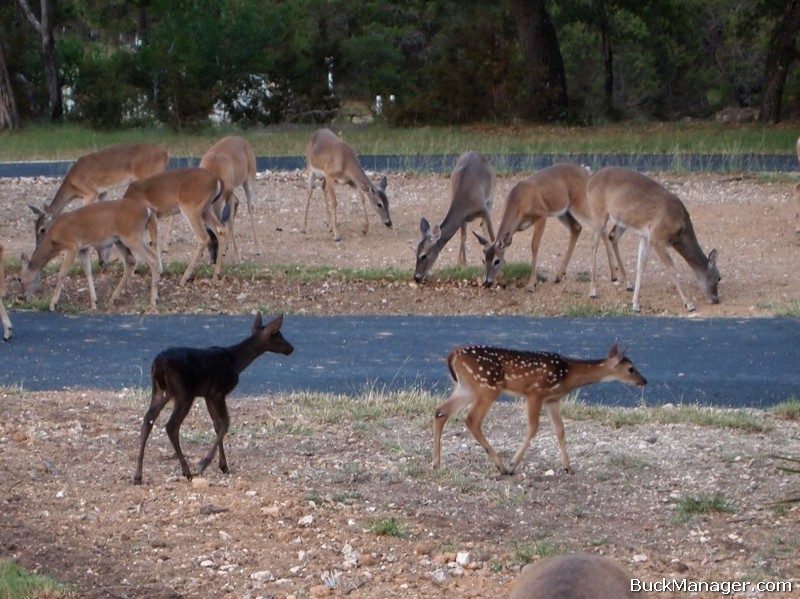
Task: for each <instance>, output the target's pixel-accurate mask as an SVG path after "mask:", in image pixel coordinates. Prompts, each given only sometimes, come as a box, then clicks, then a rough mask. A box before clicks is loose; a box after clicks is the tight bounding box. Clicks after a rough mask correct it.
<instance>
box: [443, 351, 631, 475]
mask: <svg viewBox="0 0 800 599" xmlns="http://www.w3.org/2000/svg"><path fill="white" fill-rule="evenodd" d="M447 366H448V367H449V369H450V375H451V376H452V377H453V380H454V381H455V383H456V386H455V389H453V392H452V394H451V395H450V398H449V399H448V400H447V401H446V402H445V403H443V404H442V405H440V406H439V407H438V408H436V411H435V412H434V418H433V467H434V468H438V467H439V464H440V462H441V445H442V430H443V429H444V425H445V424H446V423H447V420H448V419H449V418H450V416H452V415H453V414H455V413H456V412H458V411H459V410H461V409H462V408H465V407H466V406H468V405H470V404H472V407H471V408H470V411H469V415H468V416H467V420H466V425H467V428H468V429H469V431H470V432H471V433H472V436H473V437H475V440H476V441H477V442H478V443H479V444H480V445H481V447H483V448H484V449H485V450H486V453H488V454H489V457H490V458H491V459H492V461H493V462H494V464H495V466H497V469H498V470H499V471H500V472H501V473H502V474H513V473H514V470H515V469H516V467H517V466H518V465H519V463H520V461H521V460H522V456H523V454H524V453H525V450H527V449H528V446H529V445H530V444H531V441H533V438H534V437H535V436H536V432H537V431H538V430H539V415H540V413H541V410H542V406H545V407H547V411H548V414H549V415H550V420H551V422H552V423H553V428H554V429H555V432H556V436H557V437H558V445H559V448H560V449H561V463H562V464H563V466H564V470H566V471H567V472H569V471H570V463H569V456H568V455H567V446H566V443H565V441H564V423H563V421H562V420H561V415H560V413H559V401H560V400H561V398H562V397H564V396H566V395H567V394H568V393H569V392H570V391H572V390H573V389H577V388H578V387H583V386H585V385H591V384H593V383H603V382H609V381H620V382H622V383H627V384H630V385H637V386H644V385H646V384H647V381H646V380H645V378H644V377H643V376H642V375H641V374H639V371H638V370H636V367H635V366H634V365H633V362H631V361H630V359H628V358H627V357H626V356H625V351H623V350H620V349H618V348H617V344H616V343H614V344H613V345H612V346H611V349H610V350H609V351H608V356H606V358H604V359H602V360H579V359H576V358H566V357H564V356H561V355H559V354H554V353H547V352H528V351H518V350H512V349H501V348H498V347H488V346H484V345H473V346H468V347H462V348H458V349H455V350H453V351H452V352H451V353H450V355H449V356H448V357H447ZM504 391H505V392H508V393H511V394H515V395H521V396H522V397H524V398H525V399H526V400H527V406H528V434H527V435H526V437H525V440H524V441H523V443H522V445H521V446H520V448H519V450H517V453H516V454H515V455H514V459H513V460H512V462H511V467H510V468H506V467H505V465H504V464H503V460H502V459H501V458H500V456H499V455H498V454H497V452H495V450H494V449H493V448H492V446H491V445H490V444H489V441H488V440H487V439H486V437H485V436H484V434H483V432H482V431H481V423H482V422H483V419H484V418H485V417H486V414H487V413H488V412H489V409H490V408H491V407H492V405H493V404H494V402H495V400H496V399H497V398H498V397H499V396H500V394H501V393H503V392H504Z"/></svg>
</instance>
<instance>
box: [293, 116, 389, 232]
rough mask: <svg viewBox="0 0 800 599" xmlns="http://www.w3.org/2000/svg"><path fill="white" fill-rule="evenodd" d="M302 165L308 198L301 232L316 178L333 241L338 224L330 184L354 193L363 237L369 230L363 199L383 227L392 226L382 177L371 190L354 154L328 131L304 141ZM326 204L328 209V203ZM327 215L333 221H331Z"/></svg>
mask: <svg viewBox="0 0 800 599" xmlns="http://www.w3.org/2000/svg"><path fill="white" fill-rule="evenodd" d="M306 163H307V166H308V197H307V198H306V211H305V216H304V217H303V233H305V231H306V228H307V227H308V207H309V205H310V204H311V196H312V195H313V193H314V187H315V181H316V179H318V178H319V179H322V185H321V187H322V194H323V199H324V200H325V210H326V212H327V213H328V221H329V222H332V223H333V224H332V228H333V240H334V241H341V239H342V236H341V235H339V227H338V221H337V217H336V205H337V200H336V191H335V190H334V184H335V183H340V184H347V185H349V186H350V187H353V188H355V189H356V191H357V192H358V196H359V198H360V199H361V207H362V208H363V209H364V224H363V227H362V231H363V233H364V235H366V234H367V232H368V231H369V219H368V218H367V198H369V201H370V202H371V203H372V205H373V207H374V208H375V210H376V211H377V212H378V215H380V217H381V219H382V220H383V224H384V225H386V226H387V227H391V226H392V217H391V216H389V198H387V197H386V184H387V181H386V177H383V179H381V182H380V185H379V186H378V187H375V185H373V184H372V182H371V181H370V180H369V178H368V177H367V175H366V173H365V172H364V169H363V168H361V164H360V163H359V161H358V157H357V156H356V153H355V152H354V151H353V148H351V147H350V146H349V145H347V144H346V143H345V142H343V141H342V140H341V139H339V137H337V135H336V134H335V133H334V132H333V131H331V130H330V129H319V130H317V131H316V132H315V133H314V134H313V135H312V136H311V139H309V140H308V144H307V145H306ZM329 202H330V207H329V206H328V203H329ZM331 212H333V220H332V221H331Z"/></svg>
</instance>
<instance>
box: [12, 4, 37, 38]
mask: <svg viewBox="0 0 800 599" xmlns="http://www.w3.org/2000/svg"><path fill="white" fill-rule="evenodd" d="M17 2H18V3H19V7H20V8H21V9H22V12H24V13H25V16H26V17H27V18H28V21H29V22H30V24H31V25H33V28H34V29H36V31H38V32H39V34H40V35H41V33H42V24H41V23H40V22H39V21H37V20H36V15H35V14H33V11H32V10H31V7H30V6H28V0H17Z"/></svg>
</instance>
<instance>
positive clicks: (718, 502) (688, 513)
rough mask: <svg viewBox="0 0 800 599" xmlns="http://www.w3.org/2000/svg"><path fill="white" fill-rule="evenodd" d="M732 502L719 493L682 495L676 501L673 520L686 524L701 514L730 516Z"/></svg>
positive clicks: (732, 510)
mask: <svg viewBox="0 0 800 599" xmlns="http://www.w3.org/2000/svg"><path fill="white" fill-rule="evenodd" d="M734 511H735V510H734V509H733V502H732V501H731V500H730V499H728V498H727V497H725V496H724V495H722V494H720V493H716V494H714V495H697V496H693V495H684V496H683V497H681V498H680V499H679V500H678V504H677V511H676V512H675V520H676V521H677V522H688V521H689V520H692V519H693V518H694V517H696V516H700V515H702V514H713V513H720V514H732V513H733V512H734Z"/></svg>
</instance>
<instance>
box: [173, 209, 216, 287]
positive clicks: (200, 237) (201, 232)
mask: <svg viewBox="0 0 800 599" xmlns="http://www.w3.org/2000/svg"><path fill="white" fill-rule="evenodd" d="M211 211H212V212H213V209H212V210H211ZM181 213H182V214H183V216H184V218H185V219H186V222H188V223H189V226H190V227H191V228H192V231H194V234H195V237H196V238H197V246H196V247H195V251H194V255H193V256H192V259H191V261H190V262H189V265H188V266H187V267H186V270H185V271H184V272H183V276H182V277H181V285H185V284H186V282H187V281H188V280H189V278H190V277H191V276H192V273H193V272H194V268H195V265H196V264H197V262H198V261H199V260H200V257H201V256H202V255H203V251H204V250H205V249H206V245H207V244H208V242H209V240H210V239H211V236H210V235H209V234H208V231H206V226H205V223H204V220H205V215H196V216H194V215H192V216H190V215H188V214H186V213H185V212H183V209H182V208H181ZM219 256H221V254H219V253H218V257H219Z"/></svg>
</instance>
